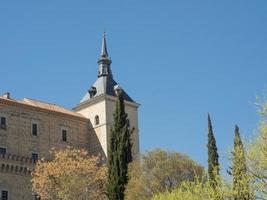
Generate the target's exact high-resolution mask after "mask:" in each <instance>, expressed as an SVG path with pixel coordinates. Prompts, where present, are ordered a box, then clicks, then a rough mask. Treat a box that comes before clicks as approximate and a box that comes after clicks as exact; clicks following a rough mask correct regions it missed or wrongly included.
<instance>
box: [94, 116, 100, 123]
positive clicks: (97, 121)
mask: <svg viewBox="0 0 267 200" xmlns="http://www.w3.org/2000/svg"><path fill="white" fill-rule="evenodd" d="M95 125H99V116H98V115H96V116H95Z"/></svg>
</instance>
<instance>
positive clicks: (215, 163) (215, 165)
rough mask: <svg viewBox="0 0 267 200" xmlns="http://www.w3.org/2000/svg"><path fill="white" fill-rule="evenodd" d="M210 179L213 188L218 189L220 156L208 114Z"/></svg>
mask: <svg viewBox="0 0 267 200" xmlns="http://www.w3.org/2000/svg"><path fill="white" fill-rule="evenodd" d="M207 147H208V177H209V181H210V183H211V185H212V187H214V188H215V187H216V185H217V183H216V176H218V175H219V170H220V169H219V155H218V153H217V146H216V140H215V137H214V135H213V130H212V123H211V118H210V114H208V145H207Z"/></svg>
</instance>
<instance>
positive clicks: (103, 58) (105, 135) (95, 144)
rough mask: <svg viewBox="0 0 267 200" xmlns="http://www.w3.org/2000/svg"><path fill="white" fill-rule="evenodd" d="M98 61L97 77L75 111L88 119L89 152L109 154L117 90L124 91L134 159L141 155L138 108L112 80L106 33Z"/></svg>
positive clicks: (105, 155)
mask: <svg viewBox="0 0 267 200" xmlns="http://www.w3.org/2000/svg"><path fill="white" fill-rule="evenodd" d="M97 63H98V78H97V80H96V81H95V83H94V84H93V85H92V86H91V87H90V88H89V90H88V91H87V92H86V93H85V95H84V97H83V98H82V100H81V101H80V103H79V104H78V105H77V106H76V107H75V108H74V111H76V112H78V113H80V114H82V115H84V116H85V117H86V118H89V120H90V124H89V127H88V129H89V141H90V143H89V152H90V153H91V154H93V155H95V154H99V153H100V154H101V155H102V156H104V157H105V158H106V157H107V149H108V141H109V134H110V129H111V126H112V124H113V113H114V111H115V103H116V90H121V91H122V94H123V97H124V99H125V110H126V112H127V114H128V118H129V121H130V126H131V128H134V132H133V135H132V141H133V158H134V159H138V158H139V128H138V107H139V104H138V103H136V102H135V101H134V100H133V99H132V98H131V97H130V96H129V95H128V94H127V93H126V92H125V91H124V90H123V89H122V88H121V87H120V86H119V85H118V84H117V83H116V81H115V80H114V79H113V75H112V71H111V63H112V61H111V59H110V57H109V56H108V51H107V44H106V36H105V33H104V34H103V39H102V49H101V54H100V57H99V59H98V61H97Z"/></svg>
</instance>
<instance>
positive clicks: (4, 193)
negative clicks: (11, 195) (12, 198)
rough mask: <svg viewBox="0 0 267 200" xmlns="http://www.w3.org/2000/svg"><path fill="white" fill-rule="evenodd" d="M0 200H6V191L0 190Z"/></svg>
mask: <svg viewBox="0 0 267 200" xmlns="http://www.w3.org/2000/svg"><path fill="white" fill-rule="evenodd" d="M1 196H2V198H1V199H2V200H8V191H5V190H2V191H1Z"/></svg>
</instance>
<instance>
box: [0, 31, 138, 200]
mask: <svg viewBox="0 0 267 200" xmlns="http://www.w3.org/2000/svg"><path fill="white" fill-rule="evenodd" d="M98 65H99V69H98V78H97V80H96V82H95V83H94V84H93V85H92V86H91V87H90V88H89V90H88V91H87V92H86V93H85V95H84V97H83V98H82V100H81V102H80V103H79V104H77V105H76V106H75V108H73V109H72V110H69V109H66V108H63V107H61V106H58V105H56V104H50V103H46V102H42V101H38V100H32V99H26V98H25V99H23V100H16V99H13V98H12V97H11V95H10V94H9V93H6V94H5V95H3V96H0V199H1V200H31V199H37V197H36V196H35V195H34V194H33V193H32V190H31V171H32V170H33V169H34V165H35V164H34V163H35V160H37V159H39V158H41V157H44V158H47V159H50V155H49V150H50V149H51V148H58V149H62V148H65V147H66V146H71V147H74V148H84V149H86V150H88V152H89V153H90V154H91V155H101V156H102V157H103V158H104V159H106V157H107V149H108V141H109V133H110V128H111V126H112V123H113V113H114V110H115V101H116V91H117V90H121V92H122V93H123V96H124V99H125V105H126V112H127V114H128V118H129V121H130V126H131V127H134V133H133V138H132V141H133V155H134V158H135V159H138V157H139V129H138V107H139V104H138V103H136V102H135V101H134V100H133V99H131V97H130V96H129V95H128V94H127V93H126V92H125V91H124V90H123V89H122V88H121V87H120V86H119V85H118V84H117V83H116V81H115V80H114V79H113V76H112V73H111V67H110V66H111V59H110V58H109V57H108V52H107V46H106V38H105V35H104V36H103V40H102V50H101V55H100V58H99V60H98Z"/></svg>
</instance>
